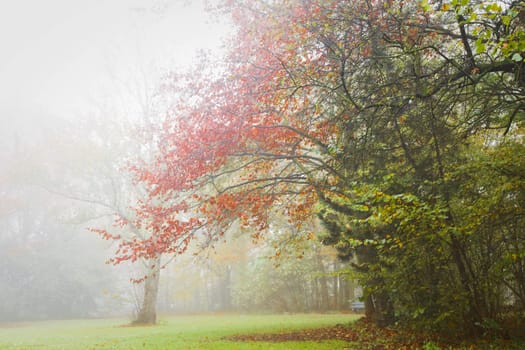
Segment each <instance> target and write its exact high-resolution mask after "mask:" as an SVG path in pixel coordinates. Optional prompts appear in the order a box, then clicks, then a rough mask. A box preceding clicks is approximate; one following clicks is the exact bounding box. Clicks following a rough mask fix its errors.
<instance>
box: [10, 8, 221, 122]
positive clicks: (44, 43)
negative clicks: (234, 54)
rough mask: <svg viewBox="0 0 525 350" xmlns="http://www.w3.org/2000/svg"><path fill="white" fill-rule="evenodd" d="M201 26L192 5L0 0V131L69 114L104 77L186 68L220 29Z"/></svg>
mask: <svg viewBox="0 0 525 350" xmlns="http://www.w3.org/2000/svg"><path fill="white" fill-rule="evenodd" d="M209 22H210V21H209V18H207V16H206V14H205V13H204V12H203V5H202V3H201V1H199V0H195V1H188V0H186V1H181V0H0V122H1V124H0V127H1V126H2V125H3V126H5V125H6V123H9V121H10V120H12V119H13V118H19V117H22V116H23V114H24V113H30V114H33V115H34V114H39V113H42V115H44V114H74V113H76V112H77V111H80V110H82V109H83V108H85V106H86V103H89V100H90V97H98V96H97V95H101V94H102V95H104V94H106V95H111V93H112V92H111V91H109V90H108V91H106V90H104V87H103V86H105V83H104V81H107V79H108V78H109V76H110V75H116V76H120V77H121V76H122V75H123V74H126V73H125V72H126V71H129V70H130V69H142V70H150V69H151V70H154V69H155V67H156V68H157V69H158V68H159V67H160V68H169V67H174V66H177V65H187V64H191V58H192V57H194V55H195V51H196V50H198V49H200V48H218V47H219V46H220V38H221V37H222V36H224V35H225V33H226V31H227V26H226V25H225V24H222V25H220V24H217V23H213V22H212V23H209ZM106 97H107V96H106Z"/></svg>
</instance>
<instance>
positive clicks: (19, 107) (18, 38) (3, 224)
mask: <svg viewBox="0 0 525 350" xmlns="http://www.w3.org/2000/svg"><path fill="white" fill-rule="evenodd" d="M229 30H230V28H229V26H228V22H227V21H226V20H225V19H221V18H210V17H208V16H207V15H206V14H205V13H204V5H203V3H202V2H201V1H177V0H171V1H160V0H159V1H153V0H150V1H146V0H111V1H109V0H85V1H79V0H47V1H40V0H33V1H28V0H20V1H2V2H0V44H1V46H0V123H1V124H0V125H1V126H0V321H12V320H25V319H47V318H72V317H75V318H78V317H105V316H111V315H123V314H125V315H132V314H133V313H134V312H136V311H137V310H138V308H139V306H140V303H141V300H142V293H143V291H142V286H141V285H134V284H132V283H130V278H131V277H141V276H143V275H144V267H145V266H144V265H143V264H141V263H138V264H135V265H120V266H117V267H114V266H108V265H106V264H105V263H104V262H105V261H106V259H107V258H108V257H110V256H111V253H112V252H113V251H114V250H115V248H116V247H115V246H114V245H112V243H111V242H107V241H103V240H102V239H101V238H100V237H99V236H97V235H96V234H95V233H93V232H90V231H89V228H93V227H95V228H108V229H111V225H112V222H113V219H114V213H116V212H119V213H121V214H122V215H133V212H132V210H131V209H130V206H132V205H133V204H134V203H135V201H136V200H137V199H140V198H141V196H143V195H144V192H143V191H142V190H141V188H140V187H137V186H134V185H133V184H132V179H131V178H130V175H129V173H127V172H126V171H123V169H124V168H125V166H126V164H128V162H129V161H133V160H136V159H138V158H146V159H147V158H148V157H150V156H151V154H152V151H153V150H152V149H151V147H153V146H152V145H151V144H150V143H148V142H149V141H150V140H149V139H148V138H150V137H151V135H149V134H147V133H143V132H141V130H142V127H143V126H152V125H153V126H154V125H156V124H158V122H160V121H161V120H162V118H163V116H164V113H165V112H166V110H165V106H166V103H169V101H166V99H169V95H168V96H166V95H163V94H162V93H161V91H160V92H159V89H158V80H159V78H160V77H162V76H163V75H165V74H166V73H168V72H170V71H173V70H180V69H184V67H187V66H189V65H191V64H192V62H193V59H194V58H195V57H196V55H197V53H198V52H199V51H200V50H208V51H210V52H211V53H212V54H213V55H214V57H215V58H217V57H220V55H221V54H222V48H221V47H222V38H224V37H225V36H226V35H227V33H228V32H229ZM276 227H278V228H276V229H275V230H274V232H271V234H270V235H269V239H268V240H267V241H266V242H260V243H259V244H253V242H251V239H250V237H249V235H246V236H243V237H241V238H239V239H235V240H232V241H231V243H230V244H229V245H228V246H223V247H218V248H217V250H215V251H210V252H208V254H203V255H201V256H198V257H195V256H193V255H191V254H190V255H188V256H184V257H179V258H177V259H176V261H175V262H174V263H172V264H171V265H169V266H168V267H167V268H166V269H165V270H163V271H162V272H161V280H160V291H159V297H158V305H159V311H160V312H202V311H205V312H209V311H219V310H265V311H306V310H327V309H345V308H347V307H348V302H349V300H353V299H354V295H353V293H354V290H353V287H352V286H351V283H350V282H349V281H347V280H345V279H343V278H342V277H341V275H339V274H335V273H334V272H335V271H339V270H340V269H342V268H344V266H342V265H341V264H340V263H339V262H337V259H336V258H335V254H334V252H333V250H331V249H329V248H327V247H322V246H321V245H320V244H319V243H318V242H315V241H305V242H296V243H294V246H293V247H292V248H290V249H289V251H286V249H284V250H283V251H282V254H281V257H280V258H279V259H276V258H275V249H276V247H277V246H278V245H279V244H280V243H279V242H281V241H283V240H284V241H286V240H288V241H289V240H290V239H291V238H293V237H294V231H293V227H285V226H279V225H276ZM316 229H318V228H316ZM231 235H232V238H233V237H234V236H238V234H237V233H236V232H232V233H231ZM287 235H288V236H287ZM290 235H291V236H290ZM297 250H298V251H299V252H301V251H304V252H305V253H302V254H301V258H302V259H298V258H297V255H298V253H297ZM303 254H304V256H303ZM164 259H165V261H166V259H170V257H164ZM276 266H279V268H278V269H276Z"/></svg>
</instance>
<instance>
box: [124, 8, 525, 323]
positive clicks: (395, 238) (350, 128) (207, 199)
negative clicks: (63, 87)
mask: <svg viewBox="0 0 525 350" xmlns="http://www.w3.org/2000/svg"><path fill="white" fill-rule="evenodd" d="M222 11H226V12H228V13H231V15H232V18H233V20H234V22H235V23H236V24H237V28H238V32H237V34H236V37H235V38H234V40H232V41H231V42H230V54H229V56H228V58H227V60H226V63H225V64H224V65H223V66H221V70H220V71H217V70H214V69H213V68H215V67H216V66H217V64H216V63H215V62H209V61H206V60H204V61H202V62H201V63H200V65H198V66H197V67H195V70H194V71H192V72H189V73H188V74H187V75H177V74H174V75H173V76H171V77H170V78H171V80H168V81H167V83H166V86H165V88H166V90H167V91H171V92H173V93H174V94H175V96H176V98H177V100H176V101H175V103H174V104H173V106H172V108H171V109H170V113H169V116H168V118H167V120H166V122H165V123H164V125H163V130H162V132H161V134H160V135H159V139H158V149H159V152H158V154H157V157H156V159H155V161H154V162H150V163H148V164H141V165H138V166H136V167H134V171H135V173H136V175H137V178H138V180H139V181H141V182H143V183H145V184H146V185H147V186H148V190H149V195H150V200H149V201H147V202H145V203H141V205H140V208H139V211H140V212H141V213H142V215H143V216H142V217H143V218H144V220H150V221H149V222H154V223H155V224H152V226H153V231H152V232H153V235H152V236H151V237H150V238H149V239H144V240H140V239H134V240H132V241H125V242H121V247H122V250H121V252H124V254H121V255H119V256H118V257H117V259H121V260H128V259H137V258H152V257H154V256H155V254H157V253H158V252H163V253H164V252H165V253H175V254H180V253H181V252H183V251H184V250H185V249H186V248H187V246H188V244H189V242H190V241H191V239H192V238H193V237H194V236H195V235H197V234H201V235H204V236H207V237H209V239H210V240H213V239H217V238H218V237H221V236H222V235H223V234H224V232H225V231H226V230H227V228H228V227H229V226H230V225H231V224H232V223H234V222H240V224H241V226H250V227H255V228H257V229H258V230H259V231H260V232H261V233H263V232H264V231H265V229H267V228H268V227H269V219H270V218H271V215H270V213H271V211H272V210H280V211H281V213H283V214H284V215H287V216H288V217H289V218H290V220H291V222H293V223H295V225H296V226H297V227H298V228H300V227H301V225H302V223H303V222H305V220H306V218H307V217H309V216H310V215H311V214H312V213H313V212H315V211H318V213H319V216H320V218H321V219H322V220H323V221H324V223H325V225H326V227H327V229H328V231H329V233H330V234H329V235H328V236H327V237H325V238H324V242H325V243H327V244H331V245H334V246H336V247H337V248H338V249H339V252H340V255H341V257H343V258H347V259H350V258H352V259H353V262H354V266H355V268H356V269H357V271H358V272H359V273H360V275H361V282H362V283H363V284H364V286H365V292H366V306H367V313H368V315H369V316H370V317H371V318H373V319H374V320H375V321H376V322H378V323H379V324H389V323H392V322H394V321H395V320H405V321H406V320H416V321H420V323H419V324H420V325H421V326H425V327H432V328H438V329H444V328H447V327H448V328H454V327H452V326H451V325H457V326H459V327H460V328H461V329H464V330H467V331H472V332H478V331H480V330H483V329H482V327H480V326H479V325H484V324H487V322H489V323H490V320H494V319H498V318H499V317H502V316H503V315H502V313H501V311H500V310H501V309H497V307H495V305H496V304H494V300H499V302H501V300H502V298H503V296H504V295H506V294H509V293H510V294H511V295H513V298H515V300H516V301H518V300H519V299H520V297H519V295H520V292H519V288H521V287H518V285H519V284H520V282H519V281H520V280H521V279H522V277H521V276H522V272H521V271H522V269H521V268H520V267H519V266H521V265H520V264H522V261H523V256H522V255H521V253H519V254H518V253H516V252H515V253H511V260H512V259H515V260H513V262H512V263H511V264H512V269H513V271H516V272H517V274H506V273H502V271H504V270H507V267H508V268H511V267H510V265H507V266H505V267H504V265H505V264H506V263H505V261H507V264H508V263H509V262H510V261H509V260H508V259H507V260H505V259H500V257H501V258H502V257H503V256H507V255H508V251H507V253H505V254H507V255H505V254H503V252H504V251H505V250H504V249H503V248H502V247H504V246H506V247H512V248H511V249H517V250H518V251H519V252H522V246H521V245H520V244H519V243H518V242H519V240H520V239H521V233H519V234H518V235H514V236H513V234H515V233H517V232H518V231H516V227H518V226H516V225H517V223H518V222H519V220H520V218H521V214H520V213H522V210H523V202H521V201H520V200H516V201H514V200H510V199H508V200H505V201H504V202H505V203H509V205H506V206H505V207H506V208H507V209H508V211H507V212H506V213H505V215H504V217H505V218H506V219H507V220H510V222H512V224H509V225H510V226H507V225H503V226H500V225H498V226H497V227H496V228H497V229H498V231H499V232H500V233H499V235H498V236H497V237H494V239H496V241H497V245H498V247H500V250H498V251H499V252H501V254H500V256H499V257H494V256H490V257H489V258H487V257H485V255H484V254H483V251H486V250H487V249H488V248H490V247H492V246H493V244H494V242H489V241H488V240H487V239H488V238H489V236H488V235H487V234H488V232H490V231H491V230H492V229H494V226H490V227H491V228H490V229H489V226H488V224H489V223H488V222H486V221H485V222H480V221H479V220H478V219H476V218H477V217H478V216H477V215H470V214H468V212H469V211H470V210H471V209H472V210H474V209H476V208H477V207H476V205H475V204H474V203H476V199H475V197H476V195H479V193H480V191H481V192H483V191H485V190H486V189H485V188H483V185H486V186H489V183H488V182H484V181H481V182H480V184H481V183H483V185H479V186H480V187H471V186H472V185H473V184H474V183H475V182H473V180H472V176H473V175H472V174H471V173H470V171H474V169H477V170H476V171H484V170H482V169H487V168H486V167H484V166H481V165H479V164H478V165H475V164H477V163H478V161H479V159H480V158H476V157H473V154H474V153H475V152H477V148H478V147H479V146H480V145H481V144H482V145H483V146H484V148H483V149H482V150H481V152H485V154H490V153H491V152H492V151H494V152H503V150H504V149H505V148H500V147H496V145H498V144H499V143H501V142H502V140H503V139H508V142H509V143H510V144H512V146H509V147H510V148H511V149H513V150H514V151H516V152H519V153H518V154H519V155H522V153H521V152H522V149H521V148H520V147H518V145H519V144H521V143H522V139H521V138H520V137H519V130H520V127H522V124H523V113H524V110H523V109H524V106H523V103H522V101H523V91H524V90H523V87H524V86H523V80H522V79H521V67H522V62H523V58H522V56H521V51H522V45H524V39H523V38H524V32H523V23H522V17H523V16H522V14H523V11H524V10H523V6H522V4H521V3H520V2H509V3H495V2H489V1H487V2H485V1H480V2H475V3H469V2H458V1H450V2H446V1H439V2H435V3H434V2H422V3H420V2H418V1H405V2H392V1H390V2H386V3H384V2H377V1H365V0H364V1H357V2H356V1H343V0H339V1H336V0H334V1H291V2H288V1H282V2H281V1H274V2H259V1H236V2H226V3H225V5H224V8H223V9H222ZM483 135H490V137H491V138H492V140H489V141H488V142H486V143H481V144H480V142H479V140H480V139H481V138H482V136H483ZM498 154H499V153H498ZM501 154H507V153H506V152H504V153H501ZM509 159H510V158H509ZM463 164H468V165H472V167H467V168H462V167H460V165H463ZM506 164H509V163H506ZM513 167H517V168H519V166H518V164H514V166H513ZM517 168H513V170H511V172H512V173H515V169H517ZM458 169H469V170H468V171H467V170H465V171H466V172H465V173H463V174H461V173H458ZM492 174H495V173H494V172H492ZM477 176H478V175H476V177H477ZM516 179H517V178H513V177H509V178H507V179H506V180H504V183H505V185H503V184H502V183H498V182H491V183H490V186H494V187H493V188H492V189H491V190H490V191H489V192H488V193H492V194H493V195H495V196H497V195H501V191H498V190H497V188H500V186H507V185H509V184H508V183H507V182H506V181H507V180H508V181H510V182H512V183H514V182H516V181H517V182H519V180H516ZM480 180H481V178H480ZM515 180H516V181H515ZM520 191H521V189H520V188H519V186H518V187H517V188H516V189H515V192H514V193H513V194H510V193H506V194H505V196H509V197H508V198H514V197H516V198H521V197H520V194H521V192H520ZM467 193H468V194H469V195H470V197H468V198H461V197H460V194H467ZM159 197H161V198H163V199H164V200H163V202H162V204H159V203H158V198H159ZM487 200H488V199H487ZM495 200H496V198H492V199H490V201H495ZM508 201H510V202H508ZM458 203H461V205H460V204H458ZM510 203H512V204H510ZM463 205H465V206H467V208H468V209H467V208H465V207H463ZM478 209H479V208H478ZM478 212H480V211H478ZM502 215H503V214H502ZM502 218H503V217H502ZM511 227H512V228H511ZM510 232H512V234H510ZM520 232H521V231H520ZM511 237H512V239H510V238H511ZM509 239H510V240H511V241H512V242H510V241H508V240H509ZM505 241H507V243H504V242H505ZM506 249H509V248H506ZM421 252H425V254H421ZM512 254H515V255H512ZM489 255H490V254H489ZM514 256H515V258H514ZM494 269H499V270H498V271H499V272H498V273H495V271H494ZM495 275H498V276H499V277H498V278H496V277H495ZM503 276H505V277H503ZM480 279H481V280H483V281H484V282H479V281H480ZM414 285H416V286H419V287H418V288H413V286H414ZM492 304H494V305H492ZM515 304H516V305H520V304H519V303H515ZM521 307H523V305H521Z"/></svg>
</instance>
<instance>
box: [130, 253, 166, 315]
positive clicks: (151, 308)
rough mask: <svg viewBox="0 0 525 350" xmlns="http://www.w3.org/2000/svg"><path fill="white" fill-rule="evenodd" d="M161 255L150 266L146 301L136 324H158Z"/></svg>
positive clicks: (145, 283)
mask: <svg viewBox="0 0 525 350" xmlns="http://www.w3.org/2000/svg"><path fill="white" fill-rule="evenodd" d="M159 277H160V255H159V256H158V257H157V258H155V259H152V260H151V261H150V262H149V265H148V275H147V277H146V280H145V281H144V300H143V303H142V306H141V308H140V310H139V312H138V314H137V319H136V320H135V321H134V322H133V323H135V324H155V323H157V296H158V292H159Z"/></svg>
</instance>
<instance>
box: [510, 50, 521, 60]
mask: <svg viewBox="0 0 525 350" xmlns="http://www.w3.org/2000/svg"><path fill="white" fill-rule="evenodd" d="M511 59H512V60H513V61H514V62H521V61H523V57H522V56H521V55H520V54H519V53H518V52H516V53H515V54H514V55H512V58H511Z"/></svg>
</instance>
